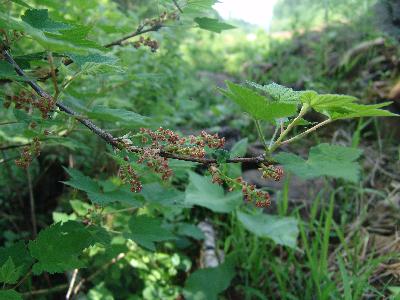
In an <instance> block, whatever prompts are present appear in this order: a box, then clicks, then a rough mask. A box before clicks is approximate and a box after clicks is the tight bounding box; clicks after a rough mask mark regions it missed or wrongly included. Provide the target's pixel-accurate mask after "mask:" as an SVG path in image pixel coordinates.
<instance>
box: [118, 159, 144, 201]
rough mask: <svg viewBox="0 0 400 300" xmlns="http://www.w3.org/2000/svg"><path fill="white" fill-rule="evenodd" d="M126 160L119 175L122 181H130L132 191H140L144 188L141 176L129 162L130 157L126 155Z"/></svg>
mask: <svg viewBox="0 0 400 300" xmlns="http://www.w3.org/2000/svg"><path fill="white" fill-rule="evenodd" d="M124 160H125V161H126V162H127V163H125V164H123V165H121V166H120V168H119V171H118V176H119V178H121V180H122V182H124V183H129V185H130V186H131V191H132V192H135V193H137V192H140V191H141V190H142V183H141V181H140V180H139V176H138V175H137V173H136V172H135V170H134V169H133V168H132V166H131V165H130V164H129V163H128V161H129V158H128V157H127V156H126V157H125V158H124Z"/></svg>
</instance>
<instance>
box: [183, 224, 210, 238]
mask: <svg viewBox="0 0 400 300" xmlns="http://www.w3.org/2000/svg"><path fill="white" fill-rule="evenodd" d="M177 234H179V235H184V236H189V237H191V238H194V239H196V240H203V239H204V233H203V231H201V230H200V228H199V227H197V226H196V225H193V224H190V223H179V224H178V226H177Z"/></svg>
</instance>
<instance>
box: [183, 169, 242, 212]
mask: <svg viewBox="0 0 400 300" xmlns="http://www.w3.org/2000/svg"><path fill="white" fill-rule="evenodd" d="M241 202H242V194H241V192H239V191H234V192H230V193H227V194H224V189H223V188H222V187H220V186H219V185H217V184H213V183H212V182H211V177H209V176H201V175H198V174H196V173H194V172H189V185H188V186H187V188H186V192H185V203H186V204H188V205H198V206H202V207H206V208H208V209H210V210H212V211H214V212H219V213H228V212H231V211H232V210H234V209H235V208H236V207H237V206H238V205H239V204H240V203H241Z"/></svg>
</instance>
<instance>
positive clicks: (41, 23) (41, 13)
mask: <svg viewBox="0 0 400 300" xmlns="http://www.w3.org/2000/svg"><path fill="white" fill-rule="evenodd" d="M21 19H22V21H24V22H25V23H28V24H29V25H31V26H32V27H34V28H37V29H40V30H42V31H49V32H53V31H54V32H58V31H59V30H62V29H68V28H71V26H70V25H68V24H65V23H61V22H56V21H53V20H51V19H50V18H49V11H48V10H47V9H28V10H27V11H25V14H24V15H22V16H21Z"/></svg>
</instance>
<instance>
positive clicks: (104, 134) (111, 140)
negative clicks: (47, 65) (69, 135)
mask: <svg viewBox="0 0 400 300" xmlns="http://www.w3.org/2000/svg"><path fill="white" fill-rule="evenodd" d="M2 55H3V57H4V58H5V59H6V60H7V62H8V63H10V64H11V65H12V66H13V67H14V69H15V71H16V72H17V74H18V75H20V76H21V77H23V78H24V80H25V82H26V83H27V84H29V85H30V86H31V88H32V89H33V90H34V91H35V92H36V93H37V94H38V95H39V96H41V97H44V98H47V99H49V100H53V98H52V97H51V96H50V95H49V94H48V93H47V92H46V91H44V90H43V89H42V88H41V87H40V86H39V85H38V84H37V83H36V82H35V81H33V80H32V79H29V78H28V77H27V76H26V74H25V72H24V71H23V70H22V69H21V68H20V66H19V65H18V64H17V63H16V62H15V61H14V59H13V58H12V56H11V55H10V54H9V53H8V51H7V50H2ZM55 105H56V106H57V107H58V108H59V109H60V110H61V111H63V112H65V113H67V114H68V115H70V116H73V117H75V118H76V119H77V120H78V122H80V123H81V124H83V125H84V126H86V127H87V128H89V130H90V131H92V132H93V133H94V134H96V135H98V136H99V137H100V138H102V139H103V140H104V141H106V142H107V143H108V144H110V145H111V146H113V147H114V148H117V149H120V150H122V149H124V147H123V146H122V145H121V144H120V143H119V142H118V139H117V138H115V137H114V136H113V135H112V134H111V133H110V132H108V131H106V130H104V129H102V128H100V127H98V126H97V125H95V124H94V123H93V122H92V121H90V120H89V119H86V118H82V117H79V118H78V116H79V114H78V113H77V112H75V111H74V110H72V109H71V108H69V107H68V106H66V105H65V104H63V103H61V102H55ZM143 149H144V148H140V147H129V148H127V150H129V151H131V152H142V151H143ZM160 156H162V157H165V158H172V159H177V160H184V161H191V162H197V163H201V164H215V163H218V161H217V159H212V158H196V157H189V156H181V155H176V154H174V153H169V152H165V151H160ZM226 162H227V163H269V164H271V163H273V162H271V161H270V160H269V159H267V158H266V157H264V156H263V155H261V156H256V157H235V158H231V159H228V160H226Z"/></svg>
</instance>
